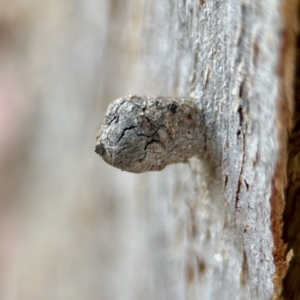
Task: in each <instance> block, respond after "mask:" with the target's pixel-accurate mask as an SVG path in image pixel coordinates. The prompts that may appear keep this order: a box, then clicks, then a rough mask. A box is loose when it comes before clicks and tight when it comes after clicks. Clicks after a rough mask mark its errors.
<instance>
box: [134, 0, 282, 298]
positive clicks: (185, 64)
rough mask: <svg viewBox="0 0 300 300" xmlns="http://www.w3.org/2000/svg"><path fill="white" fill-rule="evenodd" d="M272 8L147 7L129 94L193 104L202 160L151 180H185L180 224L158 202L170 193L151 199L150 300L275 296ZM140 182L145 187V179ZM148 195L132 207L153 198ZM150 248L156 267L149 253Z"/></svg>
mask: <svg viewBox="0 0 300 300" xmlns="http://www.w3.org/2000/svg"><path fill="white" fill-rule="evenodd" d="M280 4H281V2H280V1H267V0H266V1H246V2H244V1H238V0H236V1H221V2H219V1H200V2H199V1H171V2H168V3H167V2H164V3H163V4H162V3H161V2H160V4H158V3H150V2H148V3H147V5H146V8H147V10H146V11H145V12H144V21H143V27H144V29H143V30H144V32H143V39H142V40H141V49H142V52H141V57H140V61H139V63H140V64H141V66H142V67H141V68H145V69H140V70H142V71H140V72H141V74H142V75H141V78H140V79H139V80H140V81H139V82H142V83H143V84H142V86H143V90H140V89H141V88H140V87H137V88H133V90H130V92H131V93H141V94H148V95H151V94H152V95H153V94H155V95H161V94H162V95H169V96H184V97H193V98H194V99H197V101H196V102H197V105H198V108H199V110H200V111H204V124H203V128H201V129H202V130H203V135H204V136H205V140H206V144H205V148H206V151H207V153H208V157H207V158H206V159H205V160H198V161H192V162H190V170H189V168H185V169H182V170H183V171H181V172H180V174H179V173H178V172H177V171H175V170H176V169H171V170H170V171H169V172H170V173H164V174H161V175H160V176H159V175H157V176H159V177H158V178H159V179H157V180H158V182H160V183H159V184H160V185H164V184H165V183H164V180H163V178H164V177H165V176H169V177H170V178H171V180H173V181H175V182H181V181H183V180H184V179H183V178H184V177H185V176H188V174H190V176H191V177H190V180H189V181H188V182H187V183H186V184H185V189H184V191H182V192H179V195H181V197H180V199H181V202H180V204H178V209H179V211H182V213H183V215H184V217H183V216H182V215H181V214H182V213H179V212H178V211H177V212H176V210H175V211H172V209H171V210H167V211H166V210H165V209H166V208H164V207H165V206H164V204H163V202H164V201H171V203H172V201H175V200H174V199H176V198H177V197H179V195H178V191H177V192H175V191H174V192H173V193H172V192H171V195H173V196H171V199H169V200H165V197H166V196H167V195H164V192H163V191H160V192H158V194H157V195H156V196H155V197H158V198H159V202H158V203H157V202H154V203H155V204H154V205H157V206H158V207H157V209H156V211H158V212H157V216H156V217H155V219H156V220H159V221H157V222H159V224H160V227H159V229H157V230H154V228H152V229H149V230H150V234H151V236H152V234H154V239H158V237H159V236H161V238H159V240H160V239H162V240H163V241H164V243H162V244H161V245H160V246H158V245H157V246H156V247H158V248H156V247H154V248H153V249H152V250H150V254H151V255H154V257H155V259H154V258H153V259H154V261H155V262H157V264H154V266H153V269H152V270H153V271H152V272H153V274H154V275H153V276H154V282H155V284H154V286H155V297H154V298H155V299H172V300H173V299H199V297H201V298H203V299H271V298H272V297H273V296H274V295H276V294H278V290H277V291H276V287H275V286H274V282H273V278H274V276H275V273H276V266H275V263H274V257H273V250H274V247H275V246H274V243H273V234H272V229H271V224H272V221H271V193H272V178H273V176H274V174H275V169H276V163H277V161H278V157H279V144H278V136H279V131H278V126H277V122H278V99H279V96H280V78H279V75H278V73H277V71H276V70H277V68H278V65H279V60H280V50H281V45H282V40H281V35H280V32H281V31H282V29H283V23H282V21H281V15H280V13H281V12H280ZM148 62H150V63H149V65H150V66H149V67H148V65H147V63H148ZM151 62H154V63H153V64H151ZM146 65H147V66H146ZM145 81H146V82H145ZM149 82H151V84H152V87H150V85H149ZM161 82H163V84H162V83H161ZM147 83H148V84H147ZM153 86H154V87H153ZM167 174H168V175H167ZM143 182H144V185H146V186H147V188H146V189H147V190H148V191H149V189H150V190H151V182H150V181H149V180H148V179H146V180H145V181H143ZM151 195H152V194H151V193H150V191H149V192H148V194H147V196H145V194H144V199H143V198H142V199H141V200H140V201H145V199H146V198H147V199H148V200H147V201H153V200H150V199H151V198H152V196H151ZM149 198H150V199H149ZM168 198H169V197H167V199H168ZM182 218H183V219H182ZM150 222H151V221H150ZM171 224H172V225H171ZM153 230H154V231H153ZM151 232H152V233H151ZM154 232H155V233H154ZM178 243H179V245H181V247H180V250H177V251H179V254H180V255H179V256H176V255H175V253H176V250H175V249H176V247H175V245H176V244H178ZM161 247H162V248H161ZM174 247H175V248H174ZM158 249H160V251H161V252H162V256H161V257H160V259H163V263H159V260H157V259H158V257H157V256H156V255H155V252H157V251H159V250H158ZM173 268H175V270H176V272H174V269H173ZM171 270H173V271H171ZM159 278H160V279H159ZM161 281H162V282H163V283H161ZM172 282H174V284H175V286H173V284H172ZM175 287H176V288H175ZM174 288H175V290H177V292H176V293H173V289H174ZM279 289H280V288H279ZM152 292H154V291H152ZM149 297H150V298H149V299H151V296H149ZM152 299H153V295H152Z"/></svg>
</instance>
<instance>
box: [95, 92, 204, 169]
mask: <svg viewBox="0 0 300 300" xmlns="http://www.w3.org/2000/svg"><path fill="white" fill-rule="evenodd" d="M201 120H203V114H202V113H201V111H200V110H199V109H198V107H197V105H196V104H195V102H193V101H191V100H187V99H170V98H169V99H168V98H163V97H159V98H147V97H137V96H128V97H124V98H120V99H118V100H116V101H114V103H112V104H111V105H110V106H109V108H108V111H107V113H106V115H105V120H104V124H103V125H102V127H101V130H100V132H99V134H98V137H97V144H96V149H95V151H96V153H98V154H99V155H100V156H102V157H103V159H104V160H105V161H106V162H107V163H109V164H110V165H112V166H114V167H117V168H119V169H121V170H122V171H128V172H133V173H142V172H147V171H160V170H162V169H163V168H164V167H165V166H166V165H169V164H173V163H179V162H187V161H188V159H189V158H191V157H193V156H198V157H202V159H203V155H202V154H203V153H204V145H205V142H204V139H205V137H204V134H203V132H202V128H203V121H202V122H201Z"/></svg>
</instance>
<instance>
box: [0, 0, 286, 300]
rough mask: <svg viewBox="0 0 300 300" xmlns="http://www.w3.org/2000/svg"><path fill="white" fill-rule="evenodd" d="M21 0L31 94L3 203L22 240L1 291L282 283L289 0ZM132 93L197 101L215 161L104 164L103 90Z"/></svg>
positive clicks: (263, 295) (95, 291)
mask: <svg viewBox="0 0 300 300" xmlns="http://www.w3.org/2000/svg"><path fill="white" fill-rule="evenodd" d="M7 3H8V2H7ZM20 3H22V5H23V6H22V5H20V8H19V9H20V11H21V13H20V14H19V15H17V17H16V16H15V15H13V17H11V20H13V21H14V22H15V20H18V22H17V23H13V22H12V23H10V22H11V21H9V22H8V24H9V26H11V27H10V29H11V30H12V32H14V30H15V28H17V30H16V31H18V30H19V31H20V30H21V29H22V28H26V29H27V31H26V30H25V31H24V32H23V31H21V32H22V33H23V34H22V38H23V39H20V40H21V41H23V42H24V41H25V42H24V43H25V45H23V46H22V47H23V48H21V49H26V51H24V52H22V55H21V54H18V55H17V57H18V59H19V61H20V62H21V65H22V68H21V70H23V71H24V70H26V72H23V73H22V72H21V71H20V72H19V73H20V74H21V75H19V76H23V77H22V78H23V80H24V78H26V79H27V80H28V82H29V83H28V85H27V86H29V87H30V88H29V89H28V95H29V96H28V99H29V100H31V103H33V105H32V107H33V108H32V109H31V123H28V125H27V127H26V130H27V131H21V132H22V136H21V134H20V136H19V139H20V141H19V144H18V145H19V148H21V149H22V159H20V160H19V161H18V165H17V166H18V167H19V168H21V169H22V170H23V173H21V175H18V176H20V177H21V178H22V180H21V184H19V186H20V187H19V189H18V193H16V194H13V192H12V191H14V189H15V185H14V181H13V180H12V181H11V183H10V184H11V187H10V190H11V195H13V198H14V202H11V201H10V202H9V201H7V203H14V205H11V204H7V205H8V207H9V211H10V212H11V214H12V215H13V216H14V218H15V219H14V220H18V222H17V223H15V224H17V225H14V226H12V227H9V228H10V230H11V231H12V232H13V234H14V236H22V239H20V240H18V243H17V244H18V246H15V250H14V252H10V253H13V254H10V255H11V256H12V257H13V259H10V260H9V261H10V263H8V264H7V266H6V271H5V272H4V271H2V272H3V274H2V276H3V277H5V283H4V284H3V286H2V287H1V293H2V295H3V297H2V298H1V299H5V300H16V299H22V300H27V299H28V300H35V299H36V300H40V299H43V300H44V299H45V300H47V299H49V300H53V299H55V300H56V299H62V300H66V299H72V300H77V299H78V300H82V299H95V300H102V299H103V300H119V299H120V300H140V299H143V300H154V299H155V300H194V299H195V300H196V299H197V300H198V299H205V300H206V299H207V300H210V299H212V300H213V299H218V300H227V299H232V300H234V299H239V300H240V299H245V300H246V299H247V300H248V299H259V300H265V299H271V298H272V297H273V295H274V294H277V293H278V291H275V290H276V288H275V287H274V282H273V278H274V276H275V273H276V265H275V261H274V257H273V251H274V249H275V248H276V245H275V247H274V237H273V234H272V227H271V226H272V218H271V213H272V207H271V197H272V195H271V193H272V189H273V186H272V178H273V177H274V174H275V170H276V166H277V162H278V159H279V153H280V140H279V136H280V134H279V131H280V128H281V127H284V124H282V123H281V121H280V119H279V117H278V115H279V112H278V111H279V105H278V99H279V98H280V89H281V86H280V73H279V72H278V68H279V61H280V55H281V47H282V30H283V21H282V15H281V5H282V1H279V0H264V1H262V0H255V1H250V0H249V1H241V0H230V1H205V0H201V1H198V0H186V1H184V0H160V1H158V0H156V1H155V0H147V1H142V0H86V1H81V2H80V1H75V0H74V1H73V0H68V1H59V0H55V1H53V0H44V1H41V2H40V4H39V5H38V7H37V8H36V9H32V8H33V7H36V4H35V3H33V2H32V1H30V0H27V1H21V0H20ZM14 11H15V10H14ZM11 24H13V25H11ZM14 38H15V39H17V40H18V41H19V36H18V35H16V36H15V35H13V37H12V39H14ZM24 53H25V54H24ZM7 55H8V54H7ZM9 55H10V56H9V57H10V58H11V61H15V57H14V53H13V52H11V53H10V54H9ZM129 94H133V95H135V94H136V95H142V96H143V95H145V96H153V97H156V96H165V97H185V98H191V99H194V102H195V104H196V105H197V107H198V109H199V110H201V112H203V115H204V120H203V121H202V120H201V122H203V128H201V131H202V132H203V137H204V138H205V147H204V148H205V149H206V152H205V156H204V157H205V159H197V158H196V159H192V160H190V162H189V163H185V164H183V163H182V164H175V165H171V166H168V167H166V168H165V169H164V170H162V171H160V172H149V173H146V174H140V175H133V174H130V173H127V172H121V171H120V170H118V169H115V168H112V167H111V166H109V165H107V164H105V163H104V162H103V161H102V160H101V159H100V158H99V157H98V156H97V155H96V154H95V153H94V145H95V137H96V134H97V132H98V130H99V128H100V125H101V123H102V121H103V118H104V113H105V111H106V109H107V107H108V105H109V103H111V102H112V101H113V100H114V99H117V98H119V97H121V96H123V95H129ZM29 100H28V101H29ZM23 130H24V129H23ZM24 136H25V137H24ZM201 151H202V149H201V150H199V153H200V152H201ZM201 157H202V156H201ZM15 176H17V175H15ZM279 192H282V190H281V189H280V190H279ZM11 197H12V196H11ZM7 199H8V198H7ZM20 200H22V201H20ZM20 203H22V204H20ZM16 207H17V208H16ZM8 224H10V223H9V222H8ZM2 228H4V226H2ZM3 236H4V238H3V237H2V232H0V238H1V239H2V238H3V240H4V243H7V238H6V236H5V234H3ZM12 244H13V243H12ZM1 255H2V256H1ZM0 259H1V260H3V261H4V260H5V261H8V260H6V256H5V254H1V253H0ZM279 289H280V287H279Z"/></svg>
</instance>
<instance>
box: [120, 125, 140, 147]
mask: <svg viewBox="0 0 300 300" xmlns="http://www.w3.org/2000/svg"><path fill="white" fill-rule="evenodd" d="M134 128H137V126H130V127H126V128H124V130H123V132H122V133H121V135H120V137H119V139H118V140H117V142H116V144H118V143H119V142H120V140H121V139H122V138H123V137H124V135H125V132H126V131H127V130H131V129H134Z"/></svg>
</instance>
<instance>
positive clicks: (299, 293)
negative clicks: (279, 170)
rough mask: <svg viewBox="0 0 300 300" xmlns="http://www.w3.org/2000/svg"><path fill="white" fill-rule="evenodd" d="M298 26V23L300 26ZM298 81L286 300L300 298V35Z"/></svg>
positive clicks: (291, 151)
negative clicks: (289, 258)
mask: <svg viewBox="0 0 300 300" xmlns="http://www.w3.org/2000/svg"><path fill="white" fill-rule="evenodd" d="M298 22H299V23H300V1H298ZM299 23H298V24H299ZM296 38H297V44H296V45H295V46H296V47H297V48H296V62H295V81H294V120H293V129H292V132H291V133H290V136H289V141H288V167H287V176H288V184H287V188H286V193H285V198H286V205H285V209H284V214H283V222H284V226H283V236H282V238H283V240H284V242H285V243H286V244H287V249H286V254H287V253H289V254H291V255H290V257H291V260H290V261H289V262H288V270H287V273H286V276H285V278H284V279H283V282H282V283H283V291H282V296H283V298H284V299H300V285H299V281H300V235H299V228H300V205H299V203H300V178H299V174H300V163H299V157H300V154H299V152H300V142H299V136H300V34H299V32H298V34H297V37H296Z"/></svg>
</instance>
